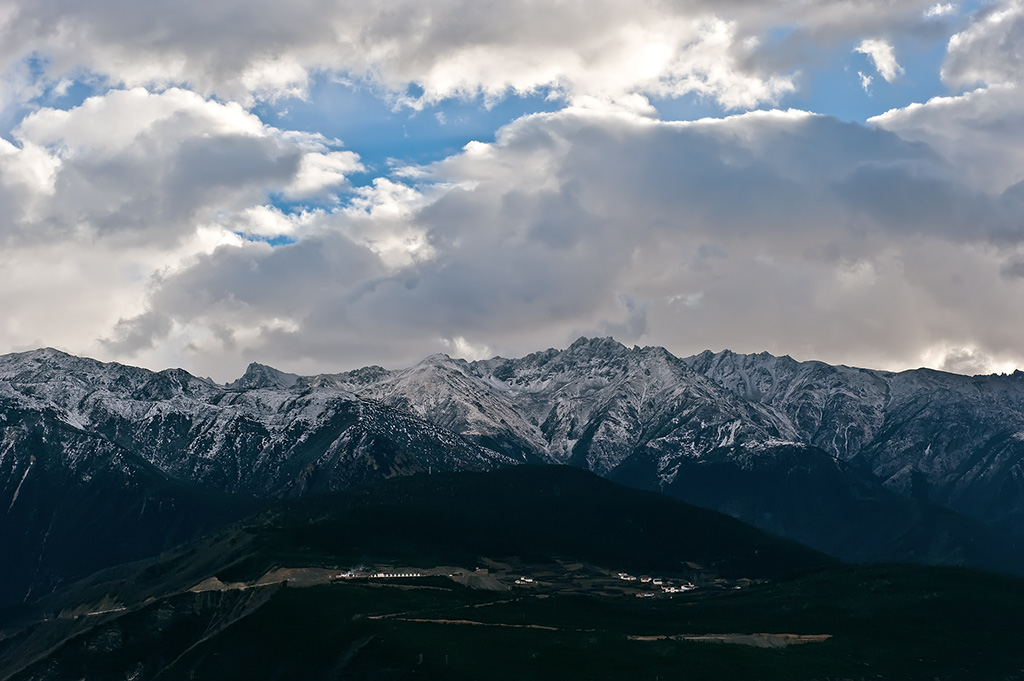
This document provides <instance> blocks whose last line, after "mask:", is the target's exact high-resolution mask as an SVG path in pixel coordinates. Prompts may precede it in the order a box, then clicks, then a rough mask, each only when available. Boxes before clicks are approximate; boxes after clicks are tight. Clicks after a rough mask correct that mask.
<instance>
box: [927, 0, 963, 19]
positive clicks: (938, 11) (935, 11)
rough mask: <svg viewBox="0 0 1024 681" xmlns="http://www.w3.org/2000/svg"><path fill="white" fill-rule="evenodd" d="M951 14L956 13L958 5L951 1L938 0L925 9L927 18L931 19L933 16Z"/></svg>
mask: <svg viewBox="0 0 1024 681" xmlns="http://www.w3.org/2000/svg"><path fill="white" fill-rule="evenodd" d="M951 14H956V5H954V4H953V3H951V2H946V3H940V2H937V3H935V4H934V5H932V6H931V7H929V8H928V9H926V10H925V12H924V16H925V18H928V19H931V18H933V17H945V16H949V15H951Z"/></svg>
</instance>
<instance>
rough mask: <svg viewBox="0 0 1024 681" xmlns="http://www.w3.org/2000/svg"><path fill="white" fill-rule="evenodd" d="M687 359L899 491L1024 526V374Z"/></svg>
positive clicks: (1015, 527) (766, 358) (757, 358)
mask: <svg viewBox="0 0 1024 681" xmlns="http://www.w3.org/2000/svg"><path fill="white" fill-rule="evenodd" d="M684 362H685V363H686V364H687V366H689V367H690V368H691V369H692V370H694V371H695V372H697V373H700V374H702V375H704V376H707V377H708V378H710V379H711V380H713V381H715V383H717V384H719V385H721V386H723V387H725V388H727V389H728V390H730V391H732V392H734V393H735V394H737V395H739V396H741V397H743V398H745V399H748V400H750V401H754V402H758V403H760V404H763V405H766V406H770V407H772V408H773V409H775V410H776V411H777V412H778V413H779V414H781V415H783V416H784V417H785V418H786V419H787V420H788V421H789V423H791V424H792V426H793V427H794V428H795V429H796V430H797V432H798V433H799V434H800V438H801V440H802V441H803V442H806V443H808V444H812V445H814V446H817V447H820V448H821V449H824V450H825V451H827V452H829V453H830V454H832V455H834V456H835V457H837V458H838V459H841V460H843V461H847V462H850V463H852V464H853V465H854V466H855V467H857V468H858V469H861V470H864V471H867V472H870V473H871V474H872V475H874V476H876V477H877V478H878V479H879V480H880V481H882V482H883V484H884V485H885V486H886V487H887V488H889V489H892V490H895V491H897V492H899V493H900V494H902V495H904V496H907V497H913V498H918V499H926V500H929V501H931V502H934V503H937V504H940V505H942V506H946V507H948V508H952V509H955V510H957V511H961V512H963V513H966V514H967V515H970V516H974V517H976V518H979V519H981V520H983V521H985V522H987V523H989V524H993V525H996V526H999V527H1001V528H1003V529H1005V530H1007V531H1009V532H1013V533H1017V534H1018V535H1020V534H1021V532H1022V528H1024V523H1022V521H1024V463H1022V462H1024V373H1021V372H1019V371H1018V372H1015V373H1013V374H1011V375H1008V376H1007V375H991V376H962V375H959V374H950V373H945V372H940V371H934V370H931V369H917V370H913V371H903V372H899V373H893V372H885V371H872V370H867V369H854V368H850V367H846V366H830V365H828V364H825V363H823V362H797V361H795V360H793V359H791V358H789V357H773V356H771V355H768V354H766V353H762V354H760V355H738V354H735V353H732V352H728V351H725V352H721V353H717V354H715V353H711V352H704V353H702V354H700V355H696V356H694V357H690V358H687V359H685V360H684Z"/></svg>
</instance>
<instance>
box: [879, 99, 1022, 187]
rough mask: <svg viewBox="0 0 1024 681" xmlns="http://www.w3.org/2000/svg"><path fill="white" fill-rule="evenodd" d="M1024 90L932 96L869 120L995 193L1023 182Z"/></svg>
mask: <svg viewBox="0 0 1024 681" xmlns="http://www.w3.org/2000/svg"><path fill="white" fill-rule="evenodd" d="M1022 101H1024V89H1022V87H1021V86H1017V85H1007V86H993V87H990V88H983V89H979V90H976V91H974V92H969V93H967V94H964V95H959V96H954V97H936V98H934V99H931V100H929V101H928V102H927V103H924V104H912V105H910V106H908V107H906V108H904V109H896V110H893V111H889V112H887V113H885V114H882V115H880V116H875V117H874V118H871V119H869V120H868V124H869V125H877V126H880V127H882V128H885V129H886V130H891V131H892V132H895V133H897V134H898V135H900V137H902V138H904V139H907V140H914V141H919V142H924V143H927V144H928V145H929V146H930V147H931V148H933V149H935V150H937V151H938V152H940V153H941V154H943V156H945V158H946V159H947V160H948V161H949V163H950V165H952V166H954V167H956V168H958V169H959V171H960V172H961V173H963V175H964V177H965V179H966V180H967V182H969V183H970V184H971V186H973V187H974V188H976V189H978V190H981V191H985V192H988V193H992V194H1000V193H1002V192H1003V191H1005V190H1007V189H1008V188H1010V187H1012V186H1013V185H1016V184H1019V183H1021V182H1024V107H1021V105H1020V103H1021V102H1022Z"/></svg>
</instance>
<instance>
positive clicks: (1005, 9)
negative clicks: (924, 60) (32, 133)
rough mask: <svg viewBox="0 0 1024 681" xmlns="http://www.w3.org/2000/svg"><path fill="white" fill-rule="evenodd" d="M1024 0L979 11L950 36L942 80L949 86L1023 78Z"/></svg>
mask: <svg viewBox="0 0 1024 681" xmlns="http://www.w3.org/2000/svg"><path fill="white" fill-rule="evenodd" d="M1022 46H1024V0H1002V1H1001V2H996V3H994V4H993V5H991V6H989V7H986V8H985V9H983V10H982V11H979V12H978V13H976V14H975V15H974V16H973V17H972V19H971V22H970V25H969V26H968V27H967V28H966V29H965V30H964V31H962V32H960V33H957V34H956V35H954V36H953V37H952V38H950V39H949V48H948V54H947V56H946V61H945V63H944V64H943V66H942V80H943V81H944V82H945V83H946V84H947V85H949V86H950V87H959V88H970V87H975V86H977V85H979V84H986V85H1005V84H1021V83H1022V81H1024V47H1022Z"/></svg>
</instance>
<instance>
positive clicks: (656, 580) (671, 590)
mask: <svg viewBox="0 0 1024 681" xmlns="http://www.w3.org/2000/svg"><path fill="white" fill-rule="evenodd" d="M619 579H621V580H623V581H625V582H636V581H639V582H640V583H641V584H650V585H651V586H660V587H661V591H662V593H667V594H677V593H682V592H684V591H691V590H693V589H696V588H697V587H696V586H694V585H693V584H690V583H689V582H686V583H685V584H682V585H680V586H675V585H669V584H665V580H663V579H662V578H661V577H648V576H646V575H643V576H641V577H635V576H633V575H631V574H629V573H628V572H620V573H619ZM652 596H654V594H653V593H639V594H637V597H639V598H650V597H652Z"/></svg>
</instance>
